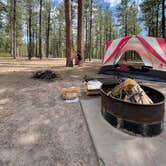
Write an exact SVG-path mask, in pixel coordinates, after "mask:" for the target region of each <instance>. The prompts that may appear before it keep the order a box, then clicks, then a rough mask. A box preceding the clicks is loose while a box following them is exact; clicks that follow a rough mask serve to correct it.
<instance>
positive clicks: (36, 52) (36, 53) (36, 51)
mask: <svg viewBox="0 0 166 166" xmlns="http://www.w3.org/2000/svg"><path fill="white" fill-rule="evenodd" d="M35 33H36V35H35V37H36V39H35V40H36V44H35V45H36V47H35V49H36V50H35V56H36V57H37V55H38V49H37V46H38V42H37V40H38V31H37V27H36V32H35Z"/></svg>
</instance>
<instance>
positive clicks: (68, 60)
mask: <svg viewBox="0 0 166 166" xmlns="http://www.w3.org/2000/svg"><path fill="white" fill-rule="evenodd" d="M64 3H65V21H66V67H73V58H72V57H71V52H72V23H71V21H72V20H71V0H65V1H64Z"/></svg>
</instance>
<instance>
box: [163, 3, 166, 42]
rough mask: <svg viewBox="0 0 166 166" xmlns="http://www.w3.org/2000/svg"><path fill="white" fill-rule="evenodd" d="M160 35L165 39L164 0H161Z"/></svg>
mask: <svg viewBox="0 0 166 166" xmlns="http://www.w3.org/2000/svg"><path fill="white" fill-rule="evenodd" d="M162 37H163V38H165V40H166V35H165V0H162Z"/></svg>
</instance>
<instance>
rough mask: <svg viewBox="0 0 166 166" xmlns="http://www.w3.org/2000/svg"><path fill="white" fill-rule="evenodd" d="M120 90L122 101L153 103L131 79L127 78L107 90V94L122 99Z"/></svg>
mask: <svg viewBox="0 0 166 166" xmlns="http://www.w3.org/2000/svg"><path fill="white" fill-rule="evenodd" d="M122 92H124V94H125V97H124V99H123V100H124V101H127V102H132V103H137V104H153V101H152V100H151V99H150V98H149V97H148V95H147V94H146V93H145V91H144V90H143V89H142V88H141V87H140V85H139V84H138V83H137V82H136V81H135V80H132V79H127V80H125V81H124V82H122V83H121V84H119V85H117V86H116V87H114V88H113V89H112V91H110V92H108V93H107V95H108V96H110V95H113V96H115V97H117V96H118V97H119V98H120V99H122Z"/></svg>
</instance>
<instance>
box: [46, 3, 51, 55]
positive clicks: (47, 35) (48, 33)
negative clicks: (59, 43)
mask: <svg viewBox="0 0 166 166" xmlns="http://www.w3.org/2000/svg"><path fill="white" fill-rule="evenodd" d="M50 14H51V6H50V4H49V8H48V17H47V32H46V57H47V58H48V56H49V36H50Z"/></svg>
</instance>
